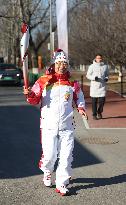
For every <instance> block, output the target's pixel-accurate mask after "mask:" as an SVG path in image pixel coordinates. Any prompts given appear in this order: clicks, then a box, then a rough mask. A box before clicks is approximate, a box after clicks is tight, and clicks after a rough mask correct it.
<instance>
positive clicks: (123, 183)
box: [0, 86, 126, 205]
mask: <svg viewBox="0 0 126 205" xmlns="http://www.w3.org/2000/svg"><path fill="white" fill-rule="evenodd" d="M39 115H40V113H39V106H31V105H28V104H27V102H26V100H25V97H24V96H23V94H22V88H21V87H4V86H3V87H0V205H15V204H16V205H78V204H79V205H92V204H93V205H125V204H126V149H125V147H126V137H125V131H126V130H124V129H105V130H103V129H102V130H100V129H98V130H97V129H90V130H86V129H84V125H83V122H82V119H81V117H80V115H79V114H78V113H77V112H76V111H75V121H76V138H75V149H74V153H73V155H74V163H73V178H72V181H71V184H70V185H69V189H70V195H69V196H66V197H61V196H60V195H59V194H57V193H55V188H54V186H53V187H52V188H46V187H44V185H43V183H42V177H43V174H42V172H41V171H40V170H39V169H38V161H39V158H40V155H41V145H40V136H39ZM92 138H95V140H96V141H95V142H94V141H92ZM89 139H91V141H89ZM104 139H105V140H106V141H107V140H108V141H107V142H108V143H106V144H105V143H102V142H104ZM99 142H100V143H99ZM109 142H110V143H109ZM113 142H118V143H115V144H113ZM54 181H55V172H54V173H53V183H54Z"/></svg>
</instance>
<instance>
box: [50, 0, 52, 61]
mask: <svg viewBox="0 0 126 205" xmlns="http://www.w3.org/2000/svg"><path fill="white" fill-rule="evenodd" d="M50 58H52V0H50Z"/></svg>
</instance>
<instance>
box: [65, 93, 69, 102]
mask: <svg viewBox="0 0 126 205" xmlns="http://www.w3.org/2000/svg"><path fill="white" fill-rule="evenodd" d="M64 97H65V100H67V101H68V100H69V98H70V92H66V93H65V96H64Z"/></svg>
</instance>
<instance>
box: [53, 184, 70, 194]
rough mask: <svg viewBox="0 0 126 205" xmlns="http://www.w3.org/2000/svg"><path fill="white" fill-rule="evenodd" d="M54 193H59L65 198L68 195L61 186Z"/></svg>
mask: <svg viewBox="0 0 126 205" xmlns="http://www.w3.org/2000/svg"><path fill="white" fill-rule="evenodd" d="M56 192H57V193H60V194H61V195H62V196H65V195H67V194H68V193H69V190H68V189H67V188H66V187H65V186H64V185H62V186H60V187H58V188H56Z"/></svg>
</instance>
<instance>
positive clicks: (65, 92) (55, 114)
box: [27, 72, 85, 186]
mask: <svg viewBox="0 0 126 205" xmlns="http://www.w3.org/2000/svg"><path fill="white" fill-rule="evenodd" d="M73 100H74V101H75V103H76V105H77V108H78V109H83V110H85V100H84V95H83V93H82V91H81V89H80V86H79V83H78V82H77V81H71V80H70V77H69V73H68V72H67V73H66V74H53V75H45V76H41V77H40V78H39V79H38V80H37V81H36V83H35V84H34V85H33V87H32V91H31V93H30V94H29V96H28V98H27V101H28V102H29V103H30V104H38V103H39V102H40V101H41V104H42V106H41V120H40V128H41V131H42V132H41V133H42V134H41V142H42V157H41V159H40V162H39V168H40V169H41V170H42V171H43V172H50V173H51V172H52V171H53V169H54V164H55V162H56V160H57V157H59V163H58V168H57V170H56V186H60V185H66V184H68V183H69V177H70V176H71V174H72V173H71V171H72V168H71V162H72V160H73V157H72V151H73V147H74V134H73V132H74V120H73Z"/></svg>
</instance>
